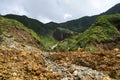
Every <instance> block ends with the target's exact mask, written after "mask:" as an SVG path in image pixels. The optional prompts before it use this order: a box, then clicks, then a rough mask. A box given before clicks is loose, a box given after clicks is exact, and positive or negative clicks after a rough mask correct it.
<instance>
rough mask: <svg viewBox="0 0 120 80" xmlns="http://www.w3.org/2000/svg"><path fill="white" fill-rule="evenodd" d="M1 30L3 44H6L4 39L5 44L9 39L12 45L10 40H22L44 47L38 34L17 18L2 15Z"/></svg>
mask: <svg viewBox="0 0 120 80" xmlns="http://www.w3.org/2000/svg"><path fill="white" fill-rule="evenodd" d="M0 32H1V34H0V35H1V40H3V42H2V43H1V45H2V44H4V41H6V42H5V44H6V43H7V41H8V45H9V46H10V44H9V42H10V41H13V42H15V43H16V42H21V43H23V44H26V43H27V44H29V45H33V46H38V47H42V44H41V43H40V38H39V37H38V35H37V34H36V33H35V32H34V31H32V30H31V29H28V28H27V27H25V26H24V25H23V24H21V23H20V22H18V21H16V20H13V19H6V18H3V17H0ZM10 43H11V42H10ZM6 45H7V44H6ZM11 45H12V44H11Z"/></svg>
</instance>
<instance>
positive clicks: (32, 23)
mask: <svg viewBox="0 0 120 80" xmlns="http://www.w3.org/2000/svg"><path fill="white" fill-rule="evenodd" d="M4 17H6V18H10V19H15V20H17V21H19V22H21V23H22V24H24V26H26V27H28V28H29V29H32V30H34V31H35V32H36V33H38V34H44V33H45V29H44V24H43V23H41V22H39V21H38V20H35V19H32V18H28V17H26V16H18V15H12V14H8V15H6V16H4Z"/></svg>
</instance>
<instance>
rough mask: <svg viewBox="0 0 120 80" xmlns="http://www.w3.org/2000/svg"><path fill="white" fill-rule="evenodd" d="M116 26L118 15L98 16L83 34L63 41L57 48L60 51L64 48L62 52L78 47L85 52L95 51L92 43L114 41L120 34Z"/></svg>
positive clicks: (118, 20) (119, 16) (119, 19)
mask: <svg viewBox="0 0 120 80" xmlns="http://www.w3.org/2000/svg"><path fill="white" fill-rule="evenodd" d="M118 24H120V14H116V15H105V16H100V17H98V18H97V20H96V22H95V23H94V24H93V25H92V26H91V27H90V28H89V29H87V30H86V31H85V32H83V33H81V34H79V35H77V36H74V37H72V38H70V39H66V40H64V41H63V42H62V43H61V44H59V45H58V47H57V48H58V49H60V50H61V48H64V51H66V50H68V48H69V50H72V48H76V49H77V48H79V47H82V48H84V49H85V50H97V48H96V47H95V46H94V44H92V43H94V42H96V43H103V42H110V41H114V40H115V38H116V37H117V35H119V34H120V32H119V30H118V27H117V26H116V25H118ZM69 42H70V43H69Z"/></svg>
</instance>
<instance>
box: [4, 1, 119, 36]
mask: <svg viewBox="0 0 120 80" xmlns="http://www.w3.org/2000/svg"><path fill="white" fill-rule="evenodd" d="M119 7H120V3H119V4H117V5H115V6H113V7H112V8H111V9H109V10H107V11H106V12H104V13H101V14H100V15H107V14H117V13H120V8H119ZM100 15H95V16H85V17H82V18H80V19H76V20H71V21H68V22H65V23H54V22H50V23H47V24H42V23H41V22H39V21H37V20H34V19H30V18H27V17H25V16H17V15H6V16H4V17H7V18H12V19H16V20H18V21H20V22H22V23H23V24H24V25H25V26H28V27H29V28H31V29H33V30H34V31H35V32H37V33H43V34H46V33H49V32H53V31H54V30H55V29H56V28H58V27H62V28H65V29H69V30H72V31H74V32H83V31H85V30H86V29H88V28H89V27H90V26H91V25H92V24H93V23H94V22H95V20H96V18H97V17H98V16H100ZM29 22H30V23H29ZM35 26H36V27H35ZM45 32H46V33H45Z"/></svg>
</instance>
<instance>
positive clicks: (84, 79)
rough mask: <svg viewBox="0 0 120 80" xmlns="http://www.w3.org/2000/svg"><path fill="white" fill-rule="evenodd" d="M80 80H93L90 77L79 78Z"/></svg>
mask: <svg viewBox="0 0 120 80" xmlns="http://www.w3.org/2000/svg"><path fill="white" fill-rule="evenodd" d="M81 80H94V79H92V78H91V77H90V76H87V77H84V78H81Z"/></svg>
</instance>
